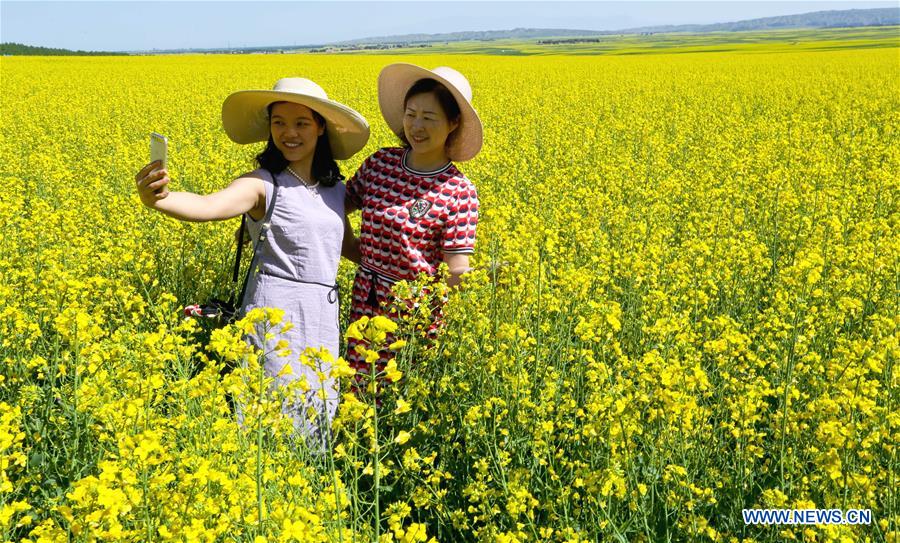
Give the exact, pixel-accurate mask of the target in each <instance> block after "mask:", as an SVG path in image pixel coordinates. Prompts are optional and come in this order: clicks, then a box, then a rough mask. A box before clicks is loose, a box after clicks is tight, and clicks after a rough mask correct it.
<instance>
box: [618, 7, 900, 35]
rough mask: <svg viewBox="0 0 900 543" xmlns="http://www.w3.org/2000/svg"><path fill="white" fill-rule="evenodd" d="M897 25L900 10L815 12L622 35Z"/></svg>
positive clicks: (655, 28)
mask: <svg viewBox="0 0 900 543" xmlns="http://www.w3.org/2000/svg"><path fill="white" fill-rule="evenodd" d="M893 25H900V7H897V8H875V9H845V10H839V11H837V10H835V11H814V12H812V13H801V14H799V15H781V16H779V17H763V18H762V19H748V20H746V21H737V22H733V23H716V24H709V25H664V26H645V27H642V28H635V29H630V30H623V31H621V32H624V33H635V32H741V31H745V30H775V29H780V28H840V27H857V26H893Z"/></svg>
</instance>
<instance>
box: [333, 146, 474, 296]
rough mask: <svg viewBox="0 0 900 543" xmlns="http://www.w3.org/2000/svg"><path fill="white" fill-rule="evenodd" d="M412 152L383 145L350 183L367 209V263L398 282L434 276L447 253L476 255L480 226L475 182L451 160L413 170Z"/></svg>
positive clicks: (353, 199)
mask: <svg viewBox="0 0 900 543" xmlns="http://www.w3.org/2000/svg"><path fill="white" fill-rule="evenodd" d="M408 152H409V151H408V149H405V148H402V147H389V148H384V149H380V150H378V151H377V152H375V153H374V154H373V155H372V156H370V157H369V158H367V159H366V161H365V162H363V164H362V166H360V168H359V170H358V171H357V172H356V174H355V175H354V176H353V177H352V178H351V179H350V181H348V182H347V196H346V197H347V200H348V201H349V202H350V203H352V204H353V205H354V206H355V207H357V208H358V209H360V210H361V212H362V229H361V232H360V251H361V253H362V265H363V266H364V267H367V268H370V269H372V270H374V271H376V272H378V273H379V274H381V275H384V276H386V277H387V278H390V279H394V280H398V279H407V280H412V279H415V277H416V276H417V275H418V274H419V273H422V272H424V273H426V274H429V275H434V274H435V273H436V272H437V267H438V266H439V265H440V263H441V262H442V261H443V255H442V253H461V254H471V253H473V252H474V250H475V227H476V226H477V224H478V195H477V194H476V192H475V185H473V184H472V182H471V181H469V180H468V179H467V178H466V176H465V175H463V174H462V172H460V171H459V170H458V169H456V166H454V165H453V164H452V163H450V164H447V166H445V167H444V168H442V169H440V170H436V171H430V172H422V171H417V170H414V169H412V168H410V167H409V166H407V164H406V156H407V154H408Z"/></svg>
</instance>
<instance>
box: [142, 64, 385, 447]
mask: <svg viewBox="0 0 900 543" xmlns="http://www.w3.org/2000/svg"><path fill="white" fill-rule="evenodd" d="M222 123H223V125H224V128H225V132H226V133H227V134H228V136H229V137H230V138H231V139H232V140H233V141H235V142H236V143H240V144H248V143H255V142H261V141H268V143H267V144H266V147H265V149H264V150H263V151H262V153H260V154H259V155H258V156H257V157H256V160H257V162H258V164H259V166H260V167H259V168H258V169H256V170H254V171H252V172H250V173H247V174H244V175H242V176H240V177H238V178H237V179H235V180H234V181H232V182H231V184H230V185H229V186H228V187H226V188H225V189H223V190H220V191H219V192H216V193H213V194H207V195H199V194H193V193H189V192H169V190H168V184H169V181H170V179H169V174H168V172H167V171H166V170H165V169H159V164H158V163H156V162H154V163H151V164H148V165H147V166H145V167H144V168H143V169H141V171H140V172H138V174H137V175H136V176H135V180H136V181H137V190H138V193H139V195H140V198H141V202H143V204H144V205H146V206H147V207H149V208H152V209H156V210H158V211H161V212H163V213H165V214H166V215H169V216H171V217H174V218H176V219H180V220H183V221H216V220H226V219H230V218H233V217H237V216H240V215H241V214H244V213H246V214H247V217H248V221H247V223H248V228H249V230H250V233H251V238H252V239H253V240H254V243H255V244H257V245H259V246H258V247H257V250H256V253H257V257H256V258H257V266H256V267H255V270H254V272H253V273H252V274H251V277H250V279H249V282H248V285H247V290H246V294H245V296H244V299H243V300H242V301H241V304H242V313H246V312H247V311H248V310H249V309H252V308H255V307H275V308H280V309H283V310H284V311H285V315H284V319H285V320H286V321H290V322H292V323H293V328H292V329H291V330H290V331H289V332H287V334H286V337H282V338H281V339H287V340H288V342H289V344H290V349H291V351H292V354H291V356H290V357H278V356H277V355H275V354H274V353H272V355H271V356H270V357H267V358H266V360H265V361H264V366H265V372H266V374H267V376H269V377H273V378H274V379H275V382H276V384H286V383H288V382H290V381H292V380H295V379H298V378H301V377H305V378H306V381H307V383H308V384H309V386H310V390H309V392H308V393H307V394H306V397H305V398H304V399H303V401H298V402H296V403H295V404H290V405H286V406H285V412H286V413H287V414H289V415H290V416H291V417H292V418H293V419H294V425H295V427H296V428H297V430H298V431H299V432H300V433H302V434H304V435H305V436H307V438H308V439H309V441H310V443H311V444H315V445H317V446H318V445H323V444H324V441H325V440H326V439H327V431H328V429H329V427H330V421H331V418H332V417H333V415H334V412H335V410H336V409H337V390H336V383H335V382H334V381H333V380H328V381H327V382H325V383H320V381H319V378H318V377H317V375H316V372H315V371H313V370H312V369H310V368H308V367H306V366H305V365H303V364H301V363H300V361H299V356H300V354H301V353H302V352H303V351H304V350H305V349H306V348H307V347H314V348H320V347H325V348H327V349H328V350H329V351H330V352H331V353H332V354H333V355H334V356H335V357H336V356H337V353H338V346H339V330H338V305H337V292H336V286H335V278H336V276H337V269H338V261H339V260H340V256H341V254H342V251H343V254H344V255H345V256H347V257H348V258H351V260H354V261H358V255H356V250H357V249H356V246H355V243H354V238H353V232H352V229H351V228H350V227H349V225H348V223H347V219H346V214H345V210H344V198H345V194H344V192H345V190H344V184H343V183H342V182H341V180H342V179H343V178H342V176H341V173H340V170H339V169H338V166H337V164H336V163H335V159H346V158H350V157H351V156H353V155H354V154H355V153H356V152H357V151H359V150H360V149H361V148H362V147H363V146H364V145H365V144H366V141H367V140H368V138H369V125H368V123H367V122H366V120H365V119H364V118H363V117H362V116H361V115H360V114H359V113H357V112H356V111H354V110H352V109H350V108H349V107H347V106H345V105H343V104H340V103H338V102H335V101H332V100H329V99H328V96H327V95H326V94H325V91H324V90H322V88H321V87H319V86H318V85H317V84H315V83H314V82H312V81H310V80H308V79H302V78H286V79H281V80H279V81H278V82H277V83H276V84H275V87H274V89H273V90H271V91H267V90H251V91H240V92H236V93H234V94H232V95H230V96H229V97H228V98H227V99H226V100H225V102H224V104H223V106H222ZM273 195H274V202H273ZM248 340H249V341H250V343H251V344H253V345H254V346H255V347H257V348H259V349H262V350H263V351H264V352H266V351H272V350H273V349H274V341H269V342H267V341H266V340H265V338H264V337H262V333H261V330H260V333H258V334H256V335H253V336H250V337H249V338H248ZM286 363H290V365H291V369H292V372H291V373H290V374H284V373H282V372H281V370H282V368H283V367H284V365H285V364H286ZM325 373H326V375H327V373H328V368H325ZM323 386H324V387H325V389H326V392H327V393H326V399H325V400H324V401H323V400H322V399H321V398H319V397H318V395H317V394H316V392H318V391H319V390H321V389H322V387H323ZM308 407H313V408H314V409H315V410H316V412H317V413H318V418H317V420H316V421H315V422H310V421H309V420H308V417H307V409H308Z"/></svg>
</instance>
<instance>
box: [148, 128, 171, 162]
mask: <svg viewBox="0 0 900 543" xmlns="http://www.w3.org/2000/svg"><path fill="white" fill-rule="evenodd" d="M168 150H169V140H167V139H166V137H165V136H163V135H162V134H157V133H156V132H151V133H150V162H156V161H157V160H158V161H159V162H160V164H162V168H167V167H168V160H167V159H168V154H169V153H168Z"/></svg>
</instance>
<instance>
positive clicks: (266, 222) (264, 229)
mask: <svg viewBox="0 0 900 543" xmlns="http://www.w3.org/2000/svg"><path fill="white" fill-rule="evenodd" d="M266 171H267V172H268V173H269V177H270V178H271V179H272V199H271V201H270V202H269V207H268V209H266V215H265V217H263V220H262V225H260V229H259V236H258V238H257V241H256V243H254V244H253V259H252V260H251V261H250V266H249V267H248V268H247V273H246V275H244V282H243V284H242V285H241V294H240V297H239V298H238V303H239V304H240V306H241V307H242V306H243V305H244V295H245V294H246V292H247V283H249V282H250V274H251V273H253V268H255V267H256V263H257V261H258V260H259V246H260V244H263V243H265V242H266V233H268V231H269V226H270V224H271V221H272V212H273V211H274V209H275V200H276V199H277V197H278V180H277V179H275V174H273V173H272V172H271V171H269V170H266ZM246 223H247V216H246V213H245V214H244V215H241V232H240V234H238V248H237V254H236V255H235V259H234V273H233V274H232V277H231V283H232V286H233V285H234V284H235V283H237V278H238V273H239V270H240V268H241V252H242V249H243V246H244V226H245V225H246ZM229 302H230V303H232V304H233V303H234V289H233V288H232V290H231V298H229ZM237 309H240V307H237Z"/></svg>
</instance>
